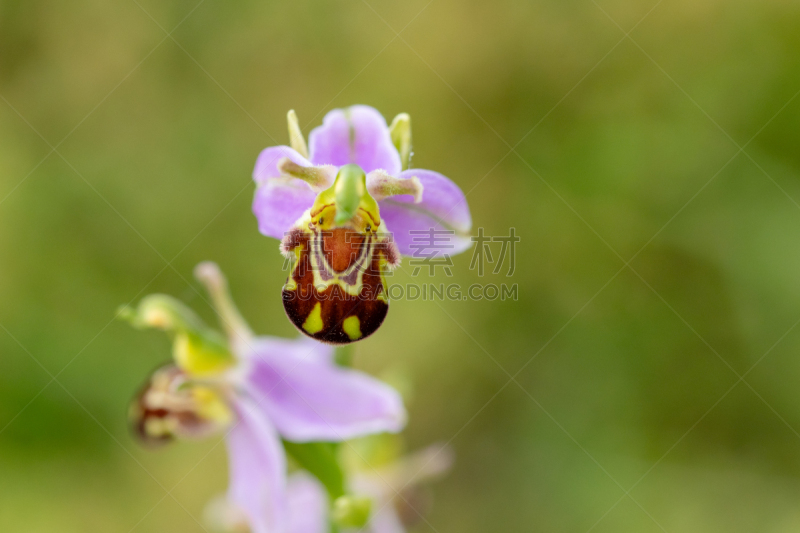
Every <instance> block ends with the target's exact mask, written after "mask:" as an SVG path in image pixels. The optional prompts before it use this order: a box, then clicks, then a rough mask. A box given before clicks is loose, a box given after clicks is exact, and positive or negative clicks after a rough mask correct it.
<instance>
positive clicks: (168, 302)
mask: <svg viewBox="0 0 800 533" xmlns="http://www.w3.org/2000/svg"><path fill="white" fill-rule="evenodd" d="M117 316H119V317H120V318H122V319H124V320H127V321H128V322H130V323H131V324H133V326H134V327H136V328H139V329H145V328H156V329H161V330H164V331H178V330H195V331H201V330H204V329H207V326H206V325H205V324H204V323H203V321H202V320H201V319H200V317H199V316H197V315H196V314H195V312H194V311H192V310H191V309H189V308H188V307H186V306H185V305H184V304H183V303H182V302H181V301H179V300H176V299H175V298H173V297H172V296H167V295H166V294H151V295H149V296H145V297H144V298H142V301H141V302H139V305H138V306H137V307H136V309H133V308H132V307H129V306H127V305H125V306H122V307H120V308H119V311H117Z"/></svg>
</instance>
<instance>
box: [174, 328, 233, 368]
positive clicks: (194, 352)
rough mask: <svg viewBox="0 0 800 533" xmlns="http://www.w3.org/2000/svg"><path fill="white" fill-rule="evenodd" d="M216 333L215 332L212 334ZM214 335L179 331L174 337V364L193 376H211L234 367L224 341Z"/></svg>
mask: <svg viewBox="0 0 800 533" xmlns="http://www.w3.org/2000/svg"><path fill="white" fill-rule="evenodd" d="M212 333H216V332H212ZM220 341H221V339H218V338H214V335H210V336H209V335H202V334H197V333H193V332H190V331H181V332H179V333H178V334H177V335H176V336H175V342H174V345H173V352H172V353H173V357H174V358H175V363H176V364H177V365H178V366H179V367H180V368H181V369H182V370H184V371H185V372H186V373H188V374H191V375H193V376H213V375H216V374H219V373H220V372H223V371H224V370H227V369H228V368H230V367H231V366H233V365H234V359H233V356H232V355H231V353H230V352H229V351H228V348H227V346H226V345H225V343H224V341H222V342H220Z"/></svg>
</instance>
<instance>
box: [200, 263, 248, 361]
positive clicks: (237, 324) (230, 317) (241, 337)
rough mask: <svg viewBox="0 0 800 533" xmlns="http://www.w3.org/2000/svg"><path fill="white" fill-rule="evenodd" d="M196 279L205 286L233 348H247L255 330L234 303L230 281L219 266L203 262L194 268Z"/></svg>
mask: <svg viewBox="0 0 800 533" xmlns="http://www.w3.org/2000/svg"><path fill="white" fill-rule="evenodd" d="M194 277H195V278H197V280H198V281H199V282H200V283H202V284H203V286H205V288H206V290H207V291H208V294H209V296H211V301H212V302H213V303H214V310H215V311H216V312H217V315H218V316H219V320H220V322H221V323H222V327H223V328H224V329H225V332H226V333H227V335H228V341H229V343H230V346H231V348H235V347H240V348H243V349H244V348H246V347H247V346H248V345H249V344H250V342H251V340H252V339H253V337H254V335H253V330H251V329H250V326H249V325H248V324H247V321H246V320H245V319H244V317H242V314H241V313H240V312H239V309H238V308H237V307H236V304H235V303H233V298H232V297H231V293H230V289H229V287H228V280H227V279H226V278H225V275H224V274H223V273H222V270H220V268H219V265H217V264H216V263H214V262H213V261H203V262H202V263H199V264H198V265H197V266H196V267H194ZM234 351H236V350H235V349H234Z"/></svg>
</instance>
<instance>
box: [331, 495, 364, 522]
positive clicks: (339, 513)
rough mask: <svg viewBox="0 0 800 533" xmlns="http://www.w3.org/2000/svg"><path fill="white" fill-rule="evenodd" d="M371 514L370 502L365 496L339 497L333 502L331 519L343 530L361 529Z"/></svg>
mask: <svg viewBox="0 0 800 533" xmlns="http://www.w3.org/2000/svg"><path fill="white" fill-rule="evenodd" d="M371 514H372V500H371V499H370V498H367V497H366V496H341V497H339V498H337V499H336V501H334V502H333V510H332V511H331V515H332V516H331V517H332V518H333V521H334V523H335V524H336V525H338V526H339V527H343V528H349V527H352V528H363V527H364V526H365V525H367V522H368V521H369V517H370V515H371Z"/></svg>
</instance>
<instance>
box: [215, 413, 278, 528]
mask: <svg viewBox="0 0 800 533" xmlns="http://www.w3.org/2000/svg"><path fill="white" fill-rule="evenodd" d="M261 407H262V406H259V405H258V404H256V403H255V402H253V401H251V400H248V399H242V398H240V399H239V400H237V403H236V405H235V409H236V412H237V414H238V416H239V419H238V422H237V423H236V425H235V426H234V427H233V428H232V429H231V430H230V432H229V433H228V435H227V439H226V442H227V445H228V459H229V462H230V487H229V488H228V500H229V501H230V502H231V503H232V504H234V505H235V506H236V507H238V508H239V509H241V510H242V511H243V512H244V513H245V515H246V516H247V518H248V521H249V523H250V528H251V530H252V533H273V532H275V531H282V528H283V527H284V526H285V523H286V505H287V503H286V493H285V491H286V455H285V453H284V450H283V444H281V441H280V438H279V437H278V434H277V433H276V431H275V428H274V427H273V426H272V425H271V424H270V422H269V420H268V418H267V416H266V413H264V411H263V410H262V409H261Z"/></svg>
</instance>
